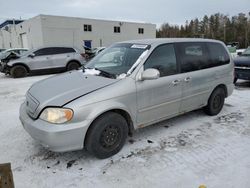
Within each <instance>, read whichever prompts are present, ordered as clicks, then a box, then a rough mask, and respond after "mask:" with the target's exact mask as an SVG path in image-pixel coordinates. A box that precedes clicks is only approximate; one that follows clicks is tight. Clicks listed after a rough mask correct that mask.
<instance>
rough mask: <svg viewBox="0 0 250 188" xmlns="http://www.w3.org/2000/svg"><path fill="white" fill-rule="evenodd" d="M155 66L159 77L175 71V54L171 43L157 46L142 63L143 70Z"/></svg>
mask: <svg viewBox="0 0 250 188" xmlns="http://www.w3.org/2000/svg"><path fill="white" fill-rule="evenodd" d="M148 68H155V69H157V70H159V72H160V77H163V76H169V75H173V74H176V73H177V65H176V56H175V50H174V45H173V44H165V45H161V46H159V47H157V48H156V49H155V50H154V51H153V52H152V53H151V55H150V56H149V58H148V59H147V61H146V63H145V64H144V70H146V69H148Z"/></svg>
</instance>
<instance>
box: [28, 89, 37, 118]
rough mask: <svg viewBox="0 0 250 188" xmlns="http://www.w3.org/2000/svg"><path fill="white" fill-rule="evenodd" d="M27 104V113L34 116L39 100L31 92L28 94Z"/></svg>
mask: <svg viewBox="0 0 250 188" xmlns="http://www.w3.org/2000/svg"><path fill="white" fill-rule="evenodd" d="M25 105H26V110H27V113H28V114H29V115H30V116H31V117H33V115H34V113H35V111H36V109H37V108H38V106H39V101H38V100H36V99H35V98H34V97H33V96H32V95H31V94H30V93H27V95H26V101H25Z"/></svg>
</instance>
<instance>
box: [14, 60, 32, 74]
mask: <svg viewBox="0 0 250 188" xmlns="http://www.w3.org/2000/svg"><path fill="white" fill-rule="evenodd" d="M17 65H21V66H23V67H25V68H26V70H27V72H28V73H29V72H30V68H29V67H28V66H27V65H26V64H24V63H22V62H19V63H15V64H13V65H12V66H11V68H13V67H15V66H17Z"/></svg>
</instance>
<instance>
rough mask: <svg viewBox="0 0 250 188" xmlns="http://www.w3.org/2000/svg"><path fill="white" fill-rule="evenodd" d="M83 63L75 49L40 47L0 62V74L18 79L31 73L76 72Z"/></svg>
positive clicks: (81, 57) (83, 60) (82, 58)
mask: <svg viewBox="0 0 250 188" xmlns="http://www.w3.org/2000/svg"><path fill="white" fill-rule="evenodd" d="M85 62H86V61H85V58H84V57H83V56H82V55H81V54H80V53H79V51H78V50H77V49H75V48H72V47H58V46H57V47H42V48H37V49H34V50H30V51H28V52H27V53H25V54H23V55H21V56H20V57H18V58H16V59H14V60H10V61H7V62H1V63H0V72H3V73H5V74H10V75H11V76H12V77H13V78H20V77H25V76H27V75H28V74H31V73H39V74H41V73H48V72H62V71H69V70H76V69H78V68H79V67H81V66H82V65H83V64H85Z"/></svg>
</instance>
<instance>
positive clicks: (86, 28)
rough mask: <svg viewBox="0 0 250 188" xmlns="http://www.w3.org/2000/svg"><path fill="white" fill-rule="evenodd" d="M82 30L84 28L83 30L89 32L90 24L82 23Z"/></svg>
mask: <svg viewBox="0 0 250 188" xmlns="http://www.w3.org/2000/svg"><path fill="white" fill-rule="evenodd" d="M83 30H84V31H88V32H91V31H92V25H87V24H84V25H83Z"/></svg>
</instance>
